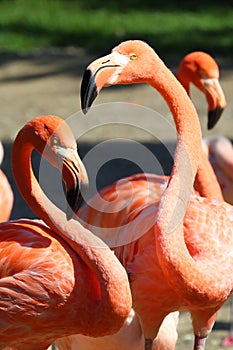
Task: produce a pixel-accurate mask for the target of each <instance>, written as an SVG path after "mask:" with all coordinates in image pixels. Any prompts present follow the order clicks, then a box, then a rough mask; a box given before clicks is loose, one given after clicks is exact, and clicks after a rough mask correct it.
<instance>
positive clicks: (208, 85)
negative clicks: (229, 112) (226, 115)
mask: <svg viewBox="0 0 233 350" xmlns="http://www.w3.org/2000/svg"><path fill="white" fill-rule="evenodd" d="M204 91H205V95H206V99H207V102H208V106H209V108H208V124H207V128H208V130H210V129H212V128H213V127H214V126H215V125H216V124H217V122H218V120H219V119H220V117H221V115H222V112H223V110H224V108H225V107H226V99H225V96H224V93H223V90H222V88H221V85H220V84H219V80H218V79H216V78H213V79H210V78H207V79H204Z"/></svg>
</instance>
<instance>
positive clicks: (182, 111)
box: [81, 41, 232, 349]
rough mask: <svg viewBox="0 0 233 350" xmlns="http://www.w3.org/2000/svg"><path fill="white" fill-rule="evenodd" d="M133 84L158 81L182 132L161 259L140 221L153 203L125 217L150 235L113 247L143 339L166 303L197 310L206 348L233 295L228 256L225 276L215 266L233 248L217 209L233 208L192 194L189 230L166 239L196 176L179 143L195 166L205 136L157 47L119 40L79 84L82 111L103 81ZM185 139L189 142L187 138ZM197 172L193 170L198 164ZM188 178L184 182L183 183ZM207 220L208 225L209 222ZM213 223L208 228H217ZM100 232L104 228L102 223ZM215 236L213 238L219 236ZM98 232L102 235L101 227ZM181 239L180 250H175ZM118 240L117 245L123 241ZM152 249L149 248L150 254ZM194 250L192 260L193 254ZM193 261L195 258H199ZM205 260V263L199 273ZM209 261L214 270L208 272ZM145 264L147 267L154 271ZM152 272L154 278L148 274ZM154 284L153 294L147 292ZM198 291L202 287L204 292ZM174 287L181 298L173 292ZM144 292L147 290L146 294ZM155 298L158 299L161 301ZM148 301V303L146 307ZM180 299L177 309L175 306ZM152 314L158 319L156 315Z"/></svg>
mask: <svg viewBox="0 0 233 350" xmlns="http://www.w3.org/2000/svg"><path fill="white" fill-rule="evenodd" d="M152 64H153V66H152ZM100 67H101V69H100ZM152 67H153V68H152ZM155 68H156V69H155ZM155 72H156V73H155ZM168 81H169V83H168ZM133 82H147V83H149V84H151V85H152V86H154V87H155V88H156V89H157V90H158V91H159V92H160V93H161V94H162V95H163V96H164V98H165V99H166V101H167V103H168V104H169V107H170V109H171V111H172V113H173V116H174V119H175V121H176V125H177V131H178V134H179V137H178V146H177V149H176V153H175V162H174V167H173V173H172V176H171V179H170V181H169V183H168V187H167V189H166V190H165V192H164V193H165V194H166V195H163V201H162V202H161V203H162V204H160V205H157V206H158V217H157V218H156V219H155V218H154V220H153V224H154V223H155V230H156V236H155V240H156V249H157V258H155V257H154V255H150V254H151V253H152V251H153V254H154V250H155V248H152V246H153V243H154V238H153V229H151V230H150V227H149V226H147V228H145V225H143V224H142V221H140V217H141V216H142V217H143V219H144V221H143V222H144V223H145V222H147V223H148V221H149V218H151V217H152V216H153V213H155V212H157V209H156V204H153V205H148V206H147V208H146V209H145V210H142V209H141V208H139V210H137V212H136V213H135V212H134V213H133V214H132V215H131V217H129V218H128V222H131V220H132V222H133V225H134V220H136V219H138V220H137V225H138V226H136V224H135V226H133V227H134V230H135V228H136V227H137V230H138V231H139V232H140V228H141V230H144V231H143V232H144V233H145V232H147V229H148V232H147V234H146V235H144V236H143V237H139V238H138V237H137V239H136V241H134V242H131V243H129V244H125V245H123V240H122V241H121V242H122V246H121V247H119V248H115V249H114V250H115V253H116V254H117V256H118V257H119V258H120V260H121V261H122V263H123V264H124V266H125V267H126V269H127V271H128V272H129V273H130V282H131V290H132V294H133V301H134V302H133V305H134V307H135V310H136V312H138V314H139V316H140V319H141V321H142V324H143V331H144V332H145V335H146V337H147V338H153V336H155V335H156V333H157V330H158V327H159V325H160V323H161V319H163V316H164V315H165V314H166V313H167V312H165V308H167V311H168V312H170V311H172V309H174V308H175V309H179V308H180V307H181V305H182V308H183V307H184V308H187V309H188V310H189V311H190V313H191V315H192V320H193V327H194V333H195V348H196V349H201V348H204V342H205V338H206V336H207V335H208V333H209V332H210V330H211V328H212V326H213V323H214V320H215V317H216V311H217V310H218V309H219V307H220V306H221V305H222V302H223V299H224V300H226V298H227V297H228V296H229V295H230V293H231V285H232V281H231V275H230V272H229V275H228V272H227V271H229V270H228V268H226V265H225V261H224V269H223V271H222V272H221V273H223V274H224V276H222V275H221V274H219V270H218V268H219V269H221V266H219V262H220V261H221V260H222V259H224V260H225V258H224V257H225V254H227V253H226V251H227V250H229V249H230V248H229V245H228V244H229V242H228V244H226V245H225V243H224V239H223V240H222V238H221V232H222V231H224V229H225V227H226V224H225V225H224V224H223V225H222V224H221V225H220V226H221V227H220V226H219V227H218V225H217V224H218V223H216V217H215V215H216V213H219V212H221V214H222V218H224V219H226V217H227V216H228V215H226V212H228V214H229V213H230V212H232V208H231V207H229V206H228V205H227V204H225V203H219V204H217V203H216V202H214V203H212V202H211V201H208V200H207V199H204V198H202V199H200V198H199V197H194V198H192V200H191V204H190V205H189V210H188V212H187V215H186V218H185V228H184V233H183V229H182V228H181V226H178V227H179V229H177V230H175V231H176V234H175V235H174V240H173V239H172V237H171V236H173V235H171V234H170V235H168V236H167V235H166V234H165V232H166V231H167V229H168V227H167V224H168V222H169V221H168V220H169V218H170V219H171V218H172V217H173V218H174V219H175V218H176V215H180V209H181V207H183V205H181V206H178V208H179V211H178V212H177V213H176V215H174V216H172V214H173V213H174V212H173V210H174V207H173V205H174V204H173V205H171V203H176V202H177V200H178V202H179V198H180V197H183V200H182V203H186V200H188V198H189V194H187V192H186V190H187V191H188V189H187V187H186V186H187V184H189V186H190V179H191V180H192V175H191V174H193V173H192V172H191V174H187V165H186V164H185V157H184V156H182V155H181V154H182V146H181V144H180V142H181V143H182V142H184V140H185V145H186V147H185V149H186V151H187V150H188V154H189V159H190V161H192V164H193V165H194V164H196V166H197V165H198V163H199V159H198V157H199V155H197V152H198V145H199V143H198V141H197V140H195V141H194V140H193V139H192V138H195V137H197V138H198V136H200V132H199V130H200V126H199V124H198V122H197V121H196V113H195V111H194V110H192V108H193V107H192V104H191V103H190V101H189V100H188V99H187V97H186V95H185V94H184V93H183V90H182V89H181V87H180V86H179V84H177V82H176V80H175V79H174V77H173V76H172V75H171V73H170V72H169V71H168V70H167V69H166V68H165V67H164V65H163V64H162V63H161V61H160V60H159V59H158V57H157V56H156V55H155V54H154V52H153V50H152V49H150V48H149V47H148V46H147V45H146V44H144V43H142V42H139V41H131V42H125V43H122V44H121V45H119V46H118V47H117V48H115V49H114V50H113V52H112V54H110V55H108V56H105V57H103V58H101V59H98V60H96V61H94V62H93V63H92V64H91V65H90V66H89V67H88V69H87V71H86V73H85V75H84V80H83V85H82V95H81V96H82V102H83V104H82V106H83V109H84V110H85V111H86V110H87V108H88V107H89V106H90V105H91V103H92V102H93V100H94V98H95V97H96V95H97V93H98V92H99V91H100V90H101V88H102V87H103V86H105V85H107V86H108V85H112V84H120V83H125V84H127V83H133ZM189 109H190V110H189ZM192 118H193V119H192ZM194 123H195V125H194ZM194 130H196V132H197V133H196V134H193V133H194ZM183 137H184V139H183V140H182V138H183ZM194 145H195V147H194ZM196 147H197V149H196ZM200 152H201V150H200ZM176 162H178V163H176ZM177 167H178V168H179V172H177V170H176V169H177ZM185 169H186V170H185ZM192 169H195V166H194V168H192ZM195 171H196V170H195ZM195 171H194V173H195ZM177 177H179V178H180V179H183V180H182V181H183V183H182V190H184V193H183V194H181V193H178V192H177V191H179V190H181V189H180V188H179V185H178V182H177V181H179V180H178V179H177ZM184 181H185V184H186V186H185V185H184ZM189 186H188V188H189V191H191V188H192V184H191V187H189ZM174 193H176V194H177V197H176V195H175V196H174V197H173V195H174ZM184 198H186V200H184ZM214 206H216V210H215V211H216V212H215V214H214V215H213V208H214ZM161 208H162V209H161ZM176 208H177V206H176ZM185 208H186V206H184V207H183V210H181V212H183V213H184V211H185ZM161 210H162V211H161ZM147 214H148V215H147ZM154 215H155V214H154ZM160 215H161V216H160ZM170 215H171V216H170ZM99 220H100V218H99V217H98V218H97V221H99ZM154 221H156V222H154ZM207 222H208V223H209V224H207ZM199 223H202V229H201V232H202V235H201V237H200V236H199V235H198V232H199V231H200V227H199V226H198V225H199ZM151 224H152V223H151ZM153 224H152V225H153ZM140 225H141V226H140ZM209 225H211V227H212V229H211V228H210V226H209ZM113 226H114V223H113ZM117 226H119V225H117ZM208 226H209V227H208ZM216 226H217V227H216ZM227 226H229V228H231V226H232V222H231V218H229V222H228V223H227ZM90 227H91V225H90ZM92 229H93V227H92ZM97 230H98V228H97ZM137 230H136V231H137ZM99 231H104V230H102V229H101V228H100V230H99ZM211 231H213V232H211ZM226 231H227V230H226ZM186 232H188V236H186V235H185V240H186V245H183V238H182V237H183V234H185V233H186ZM106 233H107V231H106ZM162 233H164V234H165V235H163V234H162ZM99 234H100V232H99ZM124 234H125V236H124ZM161 234H162V236H161ZM211 234H212V235H213V236H214V239H213V236H211ZM121 235H123V237H127V231H126V232H124V227H123V228H122V229H119V230H118V239H120V238H121ZM209 235H210V237H209ZM230 236H231V235H229V236H227V234H226V235H223V236H222V237H225V239H226V241H228V240H230V239H231V237H230ZM101 237H104V235H102V232H101ZM104 238H105V239H106V241H107V242H108V243H109V244H110V245H111V246H113V247H114V244H116V242H117V237H116V235H115V237H107V238H106V237H104ZM111 240H114V243H112V242H111ZM218 240H220V241H221V240H222V241H221V244H220V247H221V249H223V252H224V254H223V252H222V255H220V256H218V257H217V258H216V259H217V260H218V259H219V261H218V262H217V263H216V261H215V260H214V261H213V256H212V258H211V255H209V254H210V251H211V250H212V249H214V251H215V253H216V249H215V247H216V241H218ZM135 242H136V243H135ZM178 242H179V244H180V245H181V246H182V248H181V247H178V245H179V244H178ZM207 242H208V249H207V248H206V249H205V248H204V247H205V245H206V243H207ZM117 243H118V244H119V245H120V243H119V241H118V242H117ZM194 243H195V244H194ZM175 246H176V247H175ZM150 247H151V249H152V251H151V253H150ZM201 247H202V248H201ZM187 248H188V250H187ZM135 249H136V250H135ZM221 249H220V250H221ZM173 252H176V253H173ZM212 253H213V251H212ZM218 253H219V252H218ZM170 254H171V255H170ZM194 255H195V259H193V258H192V256H194ZM157 259H158V260H157ZM196 259H197V260H198V262H197V263H196ZM230 260H231V259H230ZM207 261H208V263H207ZM146 263H147V267H146ZM231 263H232V260H231V261H229V264H230V265H231ZM186 264H187V265H186ZM201 265H202V268H201V270H199V268H200V267H201ZM211 265H212V268H211V269H210V270H209V271H208V269H209V268H210V266H211ZM215 265H217V266H215ZM220 265H221V264H220ZM230 265H229V266H230ZM148 266H150V268H149V271H148ZM160 267H161V268H162V270H163V274H161V270H160ZM202 269H203V270H202ZM140 271H141V272H140ZM188 271H189V272H188ZM194 271H195V272H194ZM213 271H214V272H215V273H216V275H215V277H213V276H212V275H213ZM150 274H151V276H150V278H149V279H148V277H149V275H150ZM203 274H204V275H203ZM164 275H165V276H166V278H167V280H166V281H167V282H166V281H164V280H163V283H159V287H161V288H165V289H164V290H163V291H159V290H158V285H157V289H156V286H155V285H154V286H153V282H152V281H153V280H154V279H156V283H158V281H161V276H163V278H164ZM227 275H228V276H227ZM153 276H154V278H153ZM155 276H156V277H155ZM181 276H182V278H181ZM185 276H186V277H185ZM190 276H192V277H193V278H192V281H190ZM217 276H218V277H217ZM226 276H227V277H226ZM186 278H187V279H186ZM222 278H223V280H224V283H226V284H224V286H223V285H222ZM207 280H208V282H207ZM213 280H214V281H215V283H216V282H217V283H219V284H218V286H219V287H220V289H221V291H220V290H219V288H217V291H216V284H215V283H213ZM205 281H206V282H207V284H206V282H205ZM148 283H151V284H152V285H151V286H150V287H149V285H148ZM228 283H229V284H228ZM227 284H228V286H227ZM169 285H172V287H173V294H172V293H170V292H169ZM183 288H184V289H183ZM149 289H150V294H149V295H147V294H148V292H149ZM152 289H153V293H154V296H155V295H156V297H157V302H156V301H155V300H151V298H152V297H151V295H152ZM201 289H203V290H202V292H201ZM174 291H175V295H176V296H175V295H174ZM196 293H197V294H196ZM142 295H144V297H143V299H142ZM158 295H159V297H158ZM201 295H202V297H201ZM164 296H166V302H165V301H164ZM176 298H177V299H176ZM202 298H203V299H202ZM145 299H146V301H145ZM152 299H153V298H152ZM158 299H159V300H160V302H159V303H158ZM167 299H168V300H167ZM149 300H150V302H149V304H147V303H148V301H149ZM175 300H176V301H175ZM204 300H205V301H204ZM220 300H221V302H220ZM169 303H170V304H169ZM165 304H166V307H165ZM175 304H176V306H174V305H175ZM168 305H170V306H168ZM148 310H149V311H148ZM155 315H156V317H157V318H156V319H155ZM153 317H154V318H153ZM152 324H153V326H154V327H153V326H152Z"/></svg>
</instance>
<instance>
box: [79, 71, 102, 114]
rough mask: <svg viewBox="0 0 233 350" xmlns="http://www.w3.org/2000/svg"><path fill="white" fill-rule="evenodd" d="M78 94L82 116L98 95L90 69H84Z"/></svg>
mask: <svg viewBox="0 0 233 350" xmlns="http://www.w3.org/2000/svg"><path fill="white" fill-rule="evenodd" d="M80 94H81V108H82V111H83V113H84V114H87V112H88V111H89V109H90V107H91V105H92V103H93V101H94V100H95V98H96V96H97V95H98V92H97V87H96V83H95V77H94V76H93V74H92V71H91V70H90V69H86V70H85V72H84V74H83V79H82V83H81V90H80Z"/></svg>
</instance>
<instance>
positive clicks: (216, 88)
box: [177, 51, 226, 129]
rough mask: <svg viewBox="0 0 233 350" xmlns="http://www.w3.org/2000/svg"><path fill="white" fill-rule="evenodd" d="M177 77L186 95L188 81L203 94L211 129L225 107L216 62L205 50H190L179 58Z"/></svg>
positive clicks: (188, 91) (208, 124) (208, 125)
mask: <svg viewBox="0 0 233 350" xmlns="http://www.w3.org/2000/svg"><path fill="white" fill-rule="evenodd" d="M177 79H178V80H179V81H180V82H181V84H182V85H183V87H184V88H185V90H186V91H187V93H188V95H189V94H190V90H189V85H190V83H193V84H194V85H195V86H196V87H197V88H198V89H199V90H200V91H202V92H203V93H204V94H205V96H206V100H207V103H208V123H207V127H208V129H212V128H213V127H214V126H215V124H216V123H217V121H218V120H219V118H220V116H221V114H222V111H223V110H224V108H225V107H226V99H225V96H224V93H223V91H222V88H221V85H220V83H219V68H218V64H217V62H216V61H215V60H214V59H213V57H211V56H210V55H209V54H207V53H206V52H202V51H194V52H191V53H189V54H188V55H186V56H185V57H184V58H183V59H182V60H181V62H180V64H179V67H178V73H177Z"/></svg>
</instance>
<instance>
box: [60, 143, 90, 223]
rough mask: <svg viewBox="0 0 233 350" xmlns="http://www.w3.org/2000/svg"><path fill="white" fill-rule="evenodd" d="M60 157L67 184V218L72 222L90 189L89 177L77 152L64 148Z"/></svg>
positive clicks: (63, 175) (63, 176)
mask: <svg viewBox="0 0 233 350" xmlns="http://www.w3.org/2000/svg"><path fill="white" fill-rule="evenodd" d="M58 154H59V151H58ZM60 155H61V159H62V178H63V180H64V182H65V184H66V200H67V208H66V217H67V220H70V219H71V218H72V217H73V216H74V215H75V214H76V213H77V211H78V209H79V208H80V206H81V204H82V202H83V197H84V196H85V194H86V192H87V189H88V177H87V173H86V169H85V167H84V165H83V163H82V161H81V159H80V158H79V155H78V153H77V150H74V149H64V148H63V149H62V152H61V151H60Z"/></svg>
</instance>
